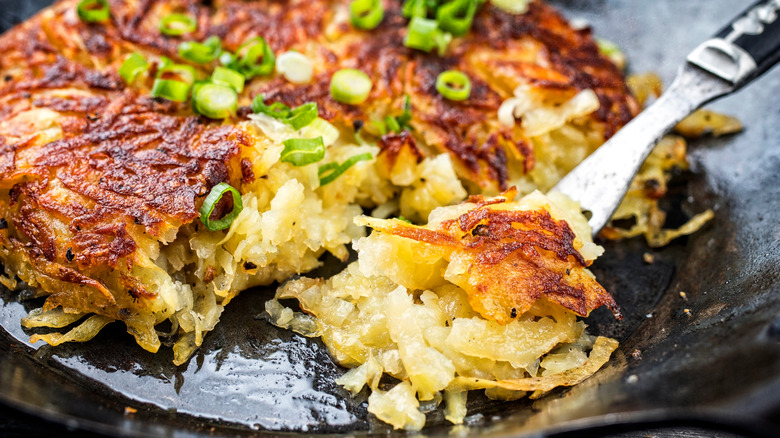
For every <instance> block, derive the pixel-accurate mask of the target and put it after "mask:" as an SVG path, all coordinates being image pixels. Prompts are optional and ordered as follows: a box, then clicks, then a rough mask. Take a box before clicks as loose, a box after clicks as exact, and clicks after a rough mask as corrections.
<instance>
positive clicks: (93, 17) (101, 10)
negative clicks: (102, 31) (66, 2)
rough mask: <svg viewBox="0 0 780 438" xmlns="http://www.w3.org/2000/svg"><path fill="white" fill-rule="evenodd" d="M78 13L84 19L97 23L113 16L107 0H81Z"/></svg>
mask: <svg viewBox="0 0 780 438" xmlns="http://www.w3.org/2000/svg"><path fill="white" fill-rule="evenodd" d="M76 13H77V14H78V16H79V18H81V20H82V21H86V22H88V23H96V22H100V21H106V20H108V19H109V18H111V9H110V8H109V6H108V1H106V0H81V2H79V4H78V6H76Z"/></svg>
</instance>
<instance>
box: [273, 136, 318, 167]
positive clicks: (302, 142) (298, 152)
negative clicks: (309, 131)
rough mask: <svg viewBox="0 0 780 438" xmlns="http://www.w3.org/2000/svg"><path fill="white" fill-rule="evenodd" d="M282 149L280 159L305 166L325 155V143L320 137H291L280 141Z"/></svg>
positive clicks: (294, 164)
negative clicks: (282, 145)
mask: <svg viewBox="0 0 780 438" xmlns="http://www.w3.org/2000/svg"><path fill="white" fill-rule="evenodd" d="M282 144H284V149H283V150H282V156H281V158H280V161H282V162H283V163H290V164H292V165H293V166H297V167H300V166H306V165H308V164H312V163H316V162H318V161H320V160H322V159H323V158H324V157H325V143H324V142H323V141H322V137H316V138H291V139H289V140H285V141H284V142H282Z"/></svg>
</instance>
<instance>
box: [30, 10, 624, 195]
mask: <svg viewBox="0 0 780 438" xmlns="http://www.w3.org/2000/svg"><path fill="white" fill-rule="evenodd" d="M75 3H76V2H75V1H64V2H61V3H60V4H59V7H55V8H54V10H53V12H51V13H50V15H49V16H48V17H46V18H47V19H44V20H42V21H43V23H42V24H43V26H42V27H43V28H44V30H45V33H46V35H48V37H49V42H51V41H52V40H54V42H53V43H52V44H51V45H52V46H53V49H54V50H56V51H59V52H61V53H62V54H64V55H65V56H66V57H68V58H69V59H73V60H77V61H79V62H81V63H83V64H84V65H87V66H90V67H97V70H99V71H106V70H109V71H110V70H114V69H115V68H116V67H118V65H119V63H120V62H121V60H122V59H123V58H124V56H126V54H128V53H130V52H131V51H134V50H138V51H141V52H143V53H149V54H151V55H153V56H161V55H164V56H168V57H171V58H174V59H176V58H178V55H177V46H178V44H179V43H180V42H181V41H183V40H185V39H193V40H203V39H205V38H206V37H208V36H211V35H217V36H219V37H220V38H221V39H222V41H223V44H224V46H225V48H226V49H228V50H236V49H237V48H238V46H239V45H240V44H241V43H243V42H244V41H246V40H247V39H249V38H252V37H255V36H258V35H260V36H263V37H264V38H265V39H266V40H267V41H268V43H269V44H270V45H271V47H272V48H273V49H274V51H275V52H276V53H280V52H283V51H286V50H290V49H296V50H299V51H302V52H304V53H306V54H307V55H309V56H310V57H312V58H313V59H314V61H315V76H314V79H313V80H312V82H311V83H310V84H308V85H305V86H299V85H294V84H291V83H289V82H287V81H285V80H284V79H283V78H282V77H275V78H257V79H255V80H254V81H252V82H251V83H250V84H248V86H247V90H246V91H245V93H244V95H245V98H244V99H243V100H242V102H244V103H245V104H246V103H248V102H249V99H250V98H251V97H253V96H255V95H256V94H259V93H262V94H264V95H265V96H266V98H267V99H269V100H271V101H277V100H278V101H282V102H284V103H286V104H288V105H300V104H302V103H305V102H311V101H314V102H317V103H318V105H319V109H320V114H321V116H323V117H324V118H326V119H328V120H331V121H334V120H335V121H337V122H341V123H342V124H343V125H344V126H351V125H352V123H353V122H354V121H356V120H360V121H363V122H368V121H370V120H371V119H381V118H382V117H384V116H385V115H387V114H393V113H397V112H398V111H400V110H399V109H400V107H401V102H402V99H403V96H404V95H409V96H410V97H411V100H412V103H413V105H414V113H415V118H414V121H413V127H414V128H415V130H416V136H417V137H418V140H419V139H421V138H423V137H424V138H425V139H426V141H425V142H424V143H425V146H426V147H427V148H429V149H430V151H429V152H434V151H435V152H447V153H449V154H450V155H451V156H452V157H453V158H454V159H455V160H454V161H455V163H456V166H457V168H458V171H459V174H460V175H461V176H462V177H464V178H467V179H469V180H471V181H473V182H475V183H477V184H478V185H479V186H482V187H483V188H485V189H489V188H491V187H493V188H501V189H506V183H507V179H508V174H509V173H508V163H507V156H508V155H511V156H519V157H524V158H525V159H524V162H523V167H524V170H525V171H526V172H528V171H530V169H531V168H533V165H534V157H533V150H532V149H531V148H530V147H528V146H527V139H526V138H524V137H523V136H522V134H519V133H516V132H511V130H506V129H502V128H501V127H500V126H499V125H498V124H497V121H496V111H497V109H498V107H499V106H500V105H501V103H502V102H503V100H504V99H506V98H507V97H509V96H510V95H511V93H512V90H513V89H514V87H515V86H517V85H518V84H522V83H526V84H530V85H532V86H535V87H541V88H546V89H549V90H552V91H554V92H555V93H559V94H560V93H562V94H563V95H570V96H573V95H574V94H576V91H579V90H583V89H593V90H594V91H595V92H596V95H597V96H598V99H599V101H600V103H601V106H600V108H599V110H598V111H597V112H596V113H594V114H593V116H592V119H593V120H594V122H597V123H599V124H600V126H601V127H600V128H599V129H602V130H603V132H604V136H605V138H606V137H609V136H611V135H612V134H613V133H614V132H615V131H616V130H617V129H619V128H620V127H621V126H622V125H623V124H625V123H626V122H627V121H628V120H630V118H631V117H632V116H633V115H634V114H635V113H636V112H637V105H636V103H635V101H634V99H633V98H632V97H631V96H630V94H629V92H628V89H627V88H626V86H625V83H624V79H623V76H622V74H621V73H620V71H619V70H618V69H617V67H615V66H614V65H613V64H612V63H611V62H610V61H609V60H608V59H607V58H605V57H603V56H601V55H600V54H599V51H598V48H597V46H596V44H595V43H594V41H593V39H592V38H591V35H590V30H589V29H583V30H574V29H572V28H571V27H570V26H569V25H568V23H567V22H566V21H565V20H564V19H563V18H562V17H561V16H560V15H559V14H558V13H557V12H556V11H555V10H554V9H553V8H551V7H549V6H547V5H545V4H544V3H543V2H541V1H534V2H531V4H530V7H529V11H528V12H527V13H526V14H520V15H512V14H508V13H505V12H503V11H501V10H500V9H498V8H496V7H494V6H493V5H492V4H490V3H487V4H485V5H484V6H483V8H482V9H481V12H480V13H479V14H478V15H477V17H476V19H475V21H474V25H473V28H472V31H471V32H470V33H469V34H468V36H467V37H465V38H456V39H455V40H454V41H453V43H452V44H451V45H450V48H449V49H448V52H447V54H446V56H443V57H439V56H435V55H432V54H425V53H422V52H419V51H416V50H412V49H408V48H406V47H405V46H404V45H403V39H404V35H405V32H406V30H405V27H406V24H407V19H405V18H404V17H403V16H402V15H401V4H402V1H400V0H390V1H385V9H386V11H385V18H384V20H383V21H382V23H381V24H380V25H379V26H378V27H377V28H376V29H374V30H372V31H370V32H366V31H360V30H356V29H354V28H352V26H351V25H350V24H349V20H348V19H345V16H344V11H345V8H346V5H347V4H348V3H349V2H348V1H347V0H339V1H324V0H296V1H288V2H278V1H271V0H260V1H253V2H243V1H237V0H222V1H212V2H199V1H195V0H169V1H148V0H147V1H129V0H125V1H114V2H112V20H111V22H110V23H108V24H105V25H96V24H84V23H82V22H80V21H79V20H78V19H75V20H74V17H73V15H74V14H73V13H72V12H71V10H72V9H73V7H74V4H75ZM173 11H179V12H187V13H190V14H192V15H193V16H195V17H197V20H198V30H197V31H196V32H194V33H193V34H191V35H188V36H186V37H166V36H162V35H160V32H159V30H158V29H157V23H158V22H159V20H160V18H161V17H163V16H165V15H166V14H168V13H170V12H173ZM73 34H76V35H79V36H80V41H73V39H72V38H68V37H67V35H73ZM27 45H28V46H29V44H27ZM107 66H111V67H112V68H106V67H107ZM345 67H351V68H359V69H361V70H363V71H365V72H366V73H368V75H369V76H370V77H371V79H372V81H373V84H374V88H373V90H372V92H371V95H370V97H369V99H368V101H367V102H366V103H364V104H362V105H359V106H351V105H344V104H341V103H338V102H336V101H334V100H333V99H332V98H331V97H330V93H329V85H330V77H331V75H332V73H333V72H334V71H336V70H338V69H340V68H345ZM209 69H210V66H206V67H204V68H202V71H203V74H204V75H205V74H207V73H208V71H209ZM447 69H458V70H461V71H463V72H465V73H466V74H467V75H468V76H469V77H470V78H471V80H472V85H473V89H472V94H471V97H470V98H469V99H468V101H466V102H452V101H449V100H447V99H444V98H443V97H442V96H440V95H439V93H438V92H437V91H436V88H435V82H436V77H437V76H438V74H439V73H440V72H442V71H444V70H447ZM105 75H106V78H110V79H111V80H112V81H113V83H114V84H116V83H117V82H118V81H119V80H118V78H117V77H116V75H115V74H114V73H111V72H109V73H106V74H105ZM106 85H108V86H110V85H112V84H110V83H106ZM136 85H139V84H136ZM140 85H141V88H148V86H149V84H148V83H147V84H140ZM119 86H121V84H119ZM89 103H90V102H83V104H89ZM66 105H69V104H66ZM176 109H177V110H179V111H185V112H187V111H188V109H187V108H186V107H185V106H176ZM247 111H248V108H247V107H245V108H244V109H243V111H241V112H239V114H242V115H243V114H246V112H247ZM495 135H499V136H500V137H501V141H498V142H497V141H496V137H494V136H495Z"/></svg>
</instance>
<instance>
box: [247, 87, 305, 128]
mask: <svg viewBox="0 0 780 438" xmlns="http://www.w3.org/2000/svg"><path fill="white" fill-rule="evenodd" d="M252 111H253V112H254V113H255V114H259V113H262V114H265V115H267V116H271V117H273V118H275V119H278V120H280V121H282V122H284V123H286V124H288V125H290V126H291V127H292V128H293V129H295V130H296V131H297V130H299V129H301V128H303V127H304V126H308V125H309V124H310V123H311V122H313V121H314V120H315V119H317V116H318V115H319V112H318V111H317V104H316V103H314V102H307V103H304V104H303V105H301V106H298V107H296V108H293V109H290V107H289V106H287V105H285V104H283V103H282V102H274V103H272V104H271V105H266V104H265V103H264V98H263V95H262V94H258V95H257V96H255V98H254V100H252Z"/></svg>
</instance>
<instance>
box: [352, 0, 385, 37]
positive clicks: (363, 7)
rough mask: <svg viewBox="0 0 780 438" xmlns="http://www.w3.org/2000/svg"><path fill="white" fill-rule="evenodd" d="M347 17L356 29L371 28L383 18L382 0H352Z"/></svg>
mask: <svg viewBox="0 0 780 438" xmlns="http://www.w3.org/2000/svg"><path fill="white" fill-rule="evenodd" d="M349 18H350V21H351V22H352V25H353V26H355V27H357V28H358V29H364V30H371V29H373V28H375V27H377V26H379V23H381V22H382V20H383V19H384V18H385V8H384V7H383V6H382V0H353V1H352V3H350V4H349Z"/></svg>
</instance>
